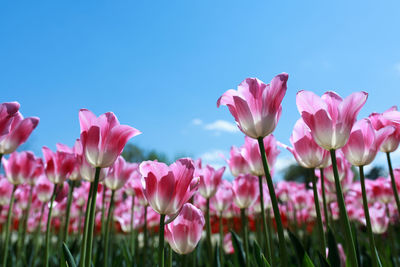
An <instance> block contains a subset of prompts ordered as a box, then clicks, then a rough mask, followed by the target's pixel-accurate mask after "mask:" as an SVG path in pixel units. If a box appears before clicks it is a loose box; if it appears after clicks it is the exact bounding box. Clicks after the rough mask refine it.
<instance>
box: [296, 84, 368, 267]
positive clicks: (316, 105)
mask: <svg viewBox="0 0 400 267" xmlns="http://www.w3.org/2000/svg"><path fill="white" fill-rule="evenodd" d="M367 97H368V94H367V93H365V92H357V93H353V94H351V95H350V96H348V97H347V98H345V99H342V98H341V97H340V96H339V95H338V94H336V93H335V92H326V93H325V94H323V95H322V97H319V96H317V95H316V94H314V93H313V92H310V91H300V92H298V93H297V96H296V104H297V108H298V110H299V112H300V114H301V117H302V118H303V120H304V122H305V123H306V124H307V126H308V127H309V128H310V129H311V135H312V136H313V138H314V141H315V142H316V143H317V144H318V145H319V146H321V147H323V148H325V149H326V150H328V151H330V154H331V160H332V166H333V171H334V176H335V185H336V194H337V200H338V204H339V209H340V215H341V216H340V217H341V218H342V223H343V227H344V230H345V238H346V243H347V249H348V252H349V259H350V262H351V264H352V265H353V266H358V262H357V256H356V250H355V246H354V241H353V236H352V233H351V229H350V223H349V218H348V215H347V212H346V206H345V203H344V198H343V193H342V188H341V185H340V181H339V176H338V173H337V167H336V154H335V151H336V149H339V148H342V147H343V146H344V145H345V144H346V142H347V140H348V139H349V136H350V131H351V128H352V127H353V125H354V123H355V122H356V119H357V115H358V113H359V111H360V110H361V108H362V107H363V106H364V104H365V102H366V101H367Z"/></svg>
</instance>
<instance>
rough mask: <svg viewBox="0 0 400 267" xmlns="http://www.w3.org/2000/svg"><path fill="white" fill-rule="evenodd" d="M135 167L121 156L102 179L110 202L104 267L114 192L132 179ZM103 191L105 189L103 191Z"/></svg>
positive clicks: (106, 261)
mask: <svg viewBox="0 0 400 267" xmlns="http://www.w3.org/2000/svg"><path fill="white" fill-rule="evenodd" d="M136 168H137V165H136V164H135V163H128V162H126V161H125V159H124V158H123V157H122V156H119V157H118V158H117V160H116V161H115V162H114V164H113V165H112V166H111V167H110V169H109V171H108V174H107V175H106V177H105V178H104V185H105V186H106V187H107V188H109V189H111V200H110V205H109V208H108V215H107V222H106V231H105V239H104V266H105V267H106V266H108V249H109V238H110V230H111V229H110V228H111V220H112V215H113V209H114V194H115V191H116V190H118V189H121V188H122V187H123V186H124V185H125V184H126V182H127V181H128V180H129V179H130V178H132V175H133V172H134V171H135V170H136ZM104 190H105V189H104Z"/></svg>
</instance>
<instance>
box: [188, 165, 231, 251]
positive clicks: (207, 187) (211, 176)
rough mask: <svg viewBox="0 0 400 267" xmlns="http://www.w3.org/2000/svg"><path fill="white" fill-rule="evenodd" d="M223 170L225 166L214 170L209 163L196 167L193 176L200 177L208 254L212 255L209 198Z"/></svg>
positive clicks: (212, 194) (215, 190) (219, 180)
mask: <svg viewBox="0 0 400 267" xmlns="http://www.w3.org/2000/svg"><path fill="white" fill-rule="evenodd" d="M224 171H225V167H222V168H220V169H218V170H215V169H214V168H213V167H211V166H209V165H207V166H206V167H204V168H196V170H195V176H198V177H200V183H199V193H200V195H201V196H202V197H204V198H205V199H206V241H207V248H208V254H209V255H212V253H213V247H212V243H211V225H210V198H211V197H213V196H214V195H215V193H216V192H217V188H218V186H219V185H220V183H221V181H222V175H223V174H224Z"/></svg>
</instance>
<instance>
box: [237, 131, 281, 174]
mask: <svg viewBox="0 0 400 267" xmlns="http://www.w3.org/2000/svg"><path fill="white" fill-rule="evenodd" d="M263 140H264V147H265V153H266V156H267V161H268V166H269V167H270V172H271V175H272V173H273V167H274V165H275V162H276V158H277V157H278V155H279V153H280V151H279V150H278V146H277V142H276V139H275V137H274V136H273V135H269V136H267V137H264V139H263ZM242 155H243V157H244V158H245V159H246V160H247V163H248V164H249V167H250V172H251V174H253V175H256V176H263V175H264V167H263V163H262V158H261V154H260V148H259V146H258V141H257V140H255V139H251V138H249V137H247V136H245V138H244V146H243V147H242Z"/></svg>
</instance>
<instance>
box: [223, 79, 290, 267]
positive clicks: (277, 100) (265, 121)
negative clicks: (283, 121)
mask: <svg viewBox="0 0 400 267" xmlns="http://www.w3.org/2000/svg"><path fill="white" fill-rule="evenodd" d="M288 78H289V75H288V74H287V73H281V74H279V75H277V76H275V77H274V78H273V79H272V81H271V83H270V84H265V83H263V82H262V81H260V80H258V79H257V78H247V79H245V80H244V81H243V82H242V83H241V84H240V85H239V86H238V90H237V91H235V90H228V91H226V92H225V93H224V94H223V95H222V96H221V97H220V98H219V99H218V101H217V106H218V107H219V106H220V105H226V106H228V108H229V111H230V112H231V114H232V116H233V117H234V118H235V121H236V123H237V125H238V127H239V129H240V130H241V131H242V132H243V133H244V134H245V135H247V136H249V137H251V138H254V139H257V141H258V145H259V149H260V152H261V158H262V163H263V168H264V173H265V176H266V179H267V184H268V190H269V194H270V198H271V202H272V208H273V211H274V216H275V220H276V224H277V228H278V237H279V251H280V257H281V259H282V266H284V267H285V266H287V252H286V245H285V236H284V233H283V225H282V219H281V216H280V211H279V207H278V201H277V199H276V195H275V189H274V185H273V182H272V178H271V174H270V171H269V168H268V162H267V158H266V155H265V152H264V151H265V147H264V142H263V138H264V137H266V136H268V135H269V134H271V133H272V132H273V131H274V129H275V127H276V125H277V123H278V121H279V118H280V116H281V113H282V106H281V102H282V99H283V97H284V96H285V93H286V89H287V80H288ZM259 187H260V188H262V185H261V184H260V185H259ZM261 191H262V190H260V192H261Z"/></svg>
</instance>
